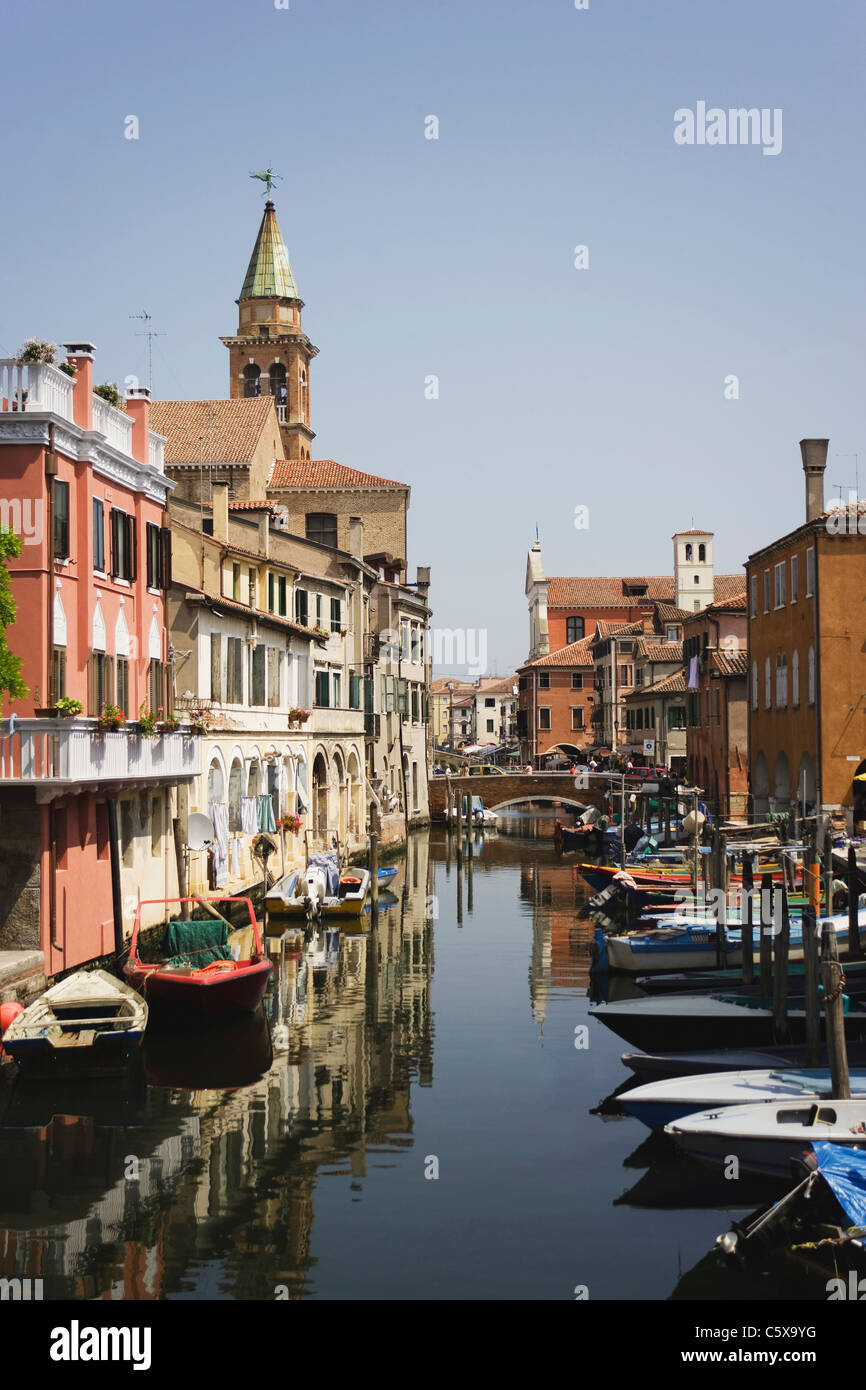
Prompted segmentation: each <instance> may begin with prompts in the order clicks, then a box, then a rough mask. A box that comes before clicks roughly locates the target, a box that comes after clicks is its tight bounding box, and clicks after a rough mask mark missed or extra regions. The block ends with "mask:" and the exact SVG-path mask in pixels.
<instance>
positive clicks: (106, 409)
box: [93, 394, 132, 457]
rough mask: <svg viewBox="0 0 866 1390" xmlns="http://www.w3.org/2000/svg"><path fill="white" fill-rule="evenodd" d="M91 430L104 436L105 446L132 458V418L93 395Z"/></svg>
mask: <svg viewBox="0 0 866 1390" xmlns="http://www.w3.org/2000/svg"><path fill="white" fill-rule="evenodd" d="M93 428H94V429H95V430H97V431H98V432H99V434H102V435H104V436H105V440H106V443H107V444H110V445H111V446H112V447H113V448H115V449H119V451H120V452H121V453H122V454H126V455H128V456H129V457H132V418H131V416H129V415H127V413H126V411H125V410H116V409H115V407H114V406H113V405H109V404H108V401H104V400H103V399H102V397H101V396H97V395H95V394H94V397H93Z"/></svg>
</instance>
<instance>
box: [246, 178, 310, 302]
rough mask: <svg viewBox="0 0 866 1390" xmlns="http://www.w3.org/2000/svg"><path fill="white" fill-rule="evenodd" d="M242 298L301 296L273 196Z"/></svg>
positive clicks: (254, 249)
mask: <svg viewBox="0 0 866 1390" xmlns="http://www.w3.org/2000/svg"><path fill="white" fill-rule="evenodd" d="M239 297H240V298H241V299H300V297H301V296H300V295H299V294H298V287H297V285H296V284H295V277H294V275H293V274H292V267H291V265H290V264H289V253H288V251H287V250H286V243H285V242H284V241H283V234H282V232H281V231H280V224H279V222H278V221H277V214H276V212H275V211H274V205H273V203H272V202H271V200H270V199H268V201H267V202H266V203H265V211H264V216H263V217H262V225H261V226H260V227H259V234H258V236H257V237H256V244H255V246H254V247H253V254H252V256H251V257H250V263H249V265H248V266H247V273H246V278H245V279H244V284H243V289H242V290H241V292H240V296H239Z"/></svg>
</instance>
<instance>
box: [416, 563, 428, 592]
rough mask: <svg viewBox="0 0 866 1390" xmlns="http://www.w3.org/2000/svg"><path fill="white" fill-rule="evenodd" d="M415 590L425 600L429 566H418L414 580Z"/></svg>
mask: <svg viewBox="0 0 866 1390" xmlns="http://www.w3.org/2000/svg"><path fill="white" fill-rule="evenodd" d="M415 588H416V589H417V590H418V593H419V594H420V595H421V597H422V598H426V597H427V594H428V592H429V589H430V566H429V565H419V566H418V578H417V579H416V580H415Z"/></svg>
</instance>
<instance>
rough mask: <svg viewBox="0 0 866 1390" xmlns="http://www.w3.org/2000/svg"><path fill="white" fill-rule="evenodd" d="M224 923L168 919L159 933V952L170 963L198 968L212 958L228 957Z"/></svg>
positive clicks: (226, 926)
mask: <svg viewBox="0 0 866 1390" xmlns="http://www.w3.org/2000/svg"><path fill="white" fill-rule="evenodd" d="M228 940H229V928H228V923H227V922H184V921H177V922H168V923H167V924H166V928H165V931H164V932H163V934H162V947H161V949H162V954H163V955H164V956H168V957H170V962H171V964H172V965H186V964H189V965H191V966H192V967H193V968H194V969H195V970H200V969H201V967H202V966H204V965H210V964H211V962H212V961H215V960H231V958H232V953H231V951H230V949H229V944H228Z"/></svg>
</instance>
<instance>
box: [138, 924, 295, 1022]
mask: <svg viewBox="0 0 866 1390" xmlns="http://www.w3.org/2000/svg"><path fill="white" fill-rule="evenodd" d="M217 903H220V904H226V903H228V904H233V905H241V904H242V905H243V906H245V907H246V909H247V912H248V913H249V923H248V924H247V923H245V924H244V928H243V929H244V930H245V931H248V930H249V929H250V928H251V929H252V936H251V939H250V942H249V946H248V950H249V956H248V957H247V958H246V959H240V957H239V955H238V956H235V955H234V954H233V951H232V949H231V948H230V946H229V932H230V931H237V930H239V929H237V928H232V927H230V925H229V923H228V922H227V921H226V920H225V919H224V918H222V917H220V918H217V919H214V918H212V917H208V918H207V919H205V920H200V919H199V920H189V919H175V920H173V921H167V922H166V925H165V929H164V931H163V934H162V938H161V940H160V944H159V947H158V952H159V954H158V957H157V959H156V960H154V961H145V960H143V959H141V958H140V957H139V954H138V939H139V932H140V927H141V914H142V909H143V908H146V907H164V908H166V909H167V910H168V909H171V908H175V907H177V906H179V905H183V906H186V905H187V904H192V905H193V908H195V907H199V908H201V909H203V910H204V911H205V912H206V911H207V910H208V907H209V906H210V907H213V906H214V905H215V904H217ZM234 950H235V951H237V952H239V951H240V946H239V945H238V946H235V948H234ZM123 973H124V976H125V977H126V980H127V981H128V983H129V984H130V985H132V987H133V988H134V989H138V990H139V991H140V992H141V993H142V994H143V995H144V997H145V999H147V1001H148V1003H149V1004H150V1005H151V1007H152V1009H154V1011H155V1010H156V1009H157V1008H159V1010H160V1011H162V1012H168V1013H172V1014H174V1015H176V1016H178V1017H184V1016H190V1017H192V1018H201V1017H208V1018H213V1017H215V1016H220V1017H224V1016H226V1015H228V1014H232V1013H235V1012H236V1011H239V1012H242V1011H244V1010H250V1011H251V1010H253V1009H256V1008H258V1006H259V1004H260V1003H261V1002H262V999H263V998H264V994H265V990H266V989H267V986H268V980H269V978H270V974H271V963H270V961H269V960H268V959H267V957H266V956H265V954H264V953H263V951H262V942H261V937H260V936H259V928H258V923H257V922H256V915H255V913H254V911H253V905H252V902H251V901H250V899H249V898H232V897H221V898H198V897H187V898H155V899H150V900H148V901H146V902H142V903H139V905H138V910H137V912H136V914H135V923H134V925H133V928H132V941H131V942H130V948H129V959H128V960H127V962H126V964H125V965H124V967H123Z"/></svg>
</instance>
